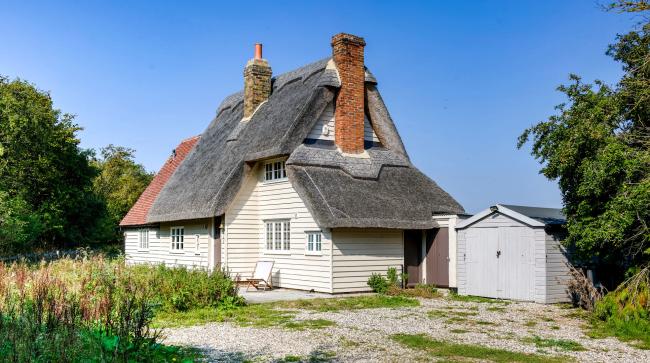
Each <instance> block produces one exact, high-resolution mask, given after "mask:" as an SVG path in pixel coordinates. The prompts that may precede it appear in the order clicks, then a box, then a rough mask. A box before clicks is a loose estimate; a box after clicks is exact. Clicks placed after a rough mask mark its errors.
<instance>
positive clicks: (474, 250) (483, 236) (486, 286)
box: [465, 228, 499, 297]
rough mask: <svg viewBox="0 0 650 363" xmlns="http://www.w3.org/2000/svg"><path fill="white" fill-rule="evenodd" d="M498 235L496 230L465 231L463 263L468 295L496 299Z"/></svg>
mask: <svg viewBox="0 0 650 363" xmlns="http://www.w3.org/2000/svg"><path fill="white" fill-rule="evenodd" d="M498 233H499V230H498V229H497V228H471V229H469V230H467V235H466V249H467V250H466V252H465V263H466V269H467V282H466V284H467V294H468V295H476V296H486V297H497V275H498V264H497V258H496V252H497V250H498V249H499V238H498Z"/></svg>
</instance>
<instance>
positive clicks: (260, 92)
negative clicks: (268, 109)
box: [244, 43, 273, 120]
mask: <svg viewBox="0 0 650 363" xmlns="http://www.w3.org/2000/svg"><path fill="white" fill-rule="evenodd" d="M272 76H273V72H272V70H271V66H269V63H268V62H267V61H266V59H263V58H262V44H260V43H257V44H255V57H254V58H253V59H251V60H249V61H248V62H247V63H246V67H245V68H244V120H249V119H250V118H251V117H252V116H253V114H254V113H255V110H257V108H258V107H259V105H261V104H262V103H263V102H264V101H266V100H267V99H268V98H269V96H270V95H271V77H272Z"/></svg>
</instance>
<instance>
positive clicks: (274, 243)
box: [262, 219, 291, 254]
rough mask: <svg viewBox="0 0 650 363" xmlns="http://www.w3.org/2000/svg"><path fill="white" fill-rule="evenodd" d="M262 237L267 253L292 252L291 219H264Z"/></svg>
mask: <svg viewBox="0 0 650 363" xmlns="http://www.w3.org/2000/svg"><path fill="white" fill-rule="evenodd" d="M262 238H263V242H264V249H265V251H266V253H285V254H288V253H291V220H289V219H272V220H266V221H264V231H263V237H262Z"/></svg>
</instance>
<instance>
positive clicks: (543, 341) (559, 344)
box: [522, 335, 587, 352]
mask: <svg viewBox="0 0 650 363" xmlns="http://www.w3.org/2000/svg"><path fill="white" fill-rule="evenodd" d="M522 341H523V342H525V343H533V344H535V345H536V346H537V347H538V348H557V349H560V350H565V351H572V352H578V351H584V350H587V349H585V347H583V346H582V344H580V343H578V342H575V341H573V340H567V339H548V338H541V337H539V336H537V335H535V336H533V337H532V338H525V339H522Z"/></svg>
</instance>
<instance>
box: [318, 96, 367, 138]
mask: <svg viewBox="0 0 650 363" xmlns="http://www.w3.org/2000/svg"><path fill="white" fill-rule="evenodd" d="M335 124H336V120H335V117H334V103H333V102H331V103H330V104H328V105H327V106H326V107H325V110H323V113H321V115H320V116H319V117H318V121H317V122H316V125H314V127H312V129H311V130H310V131H309V134H307V137H306V138H307V139H314V140H330V141H334V127H335ZM325 126H327V132H326V133H324V132H323V130H324V128H325ZM363 139H364V140H366V141H374V142H379V138H378V137H377V134H376V133H375V130H374V129H373V128H372V125H371V124H370V120H369V119H368V115H365V116H364V121H363Z"/></svg>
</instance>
